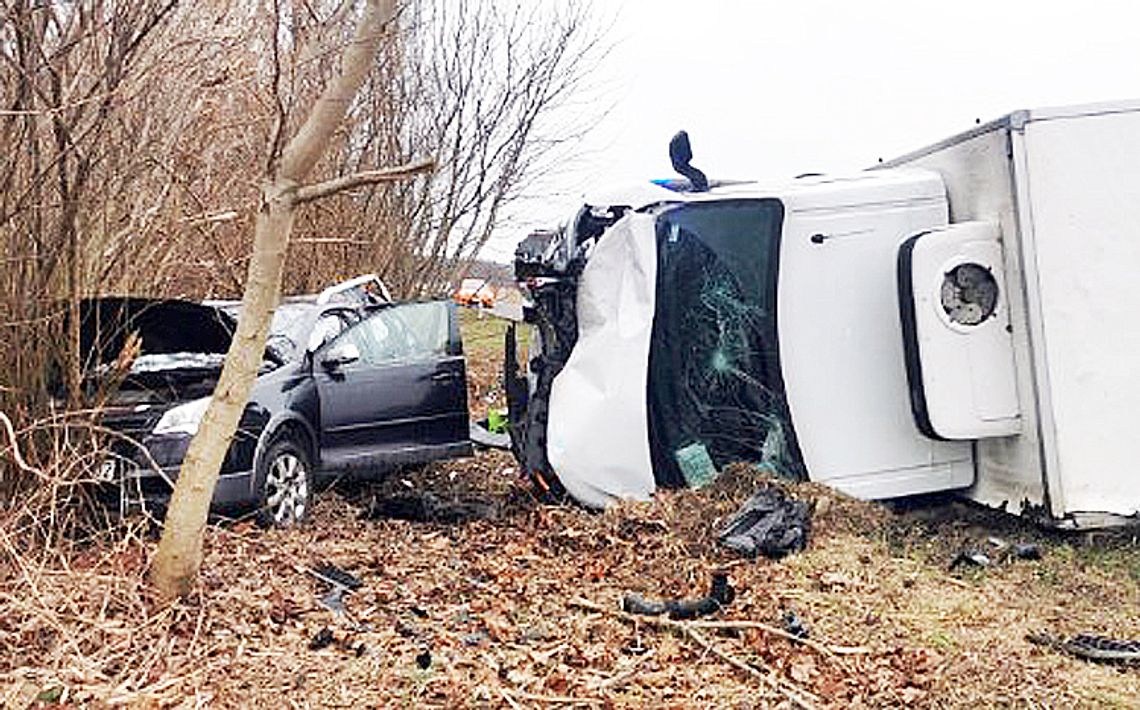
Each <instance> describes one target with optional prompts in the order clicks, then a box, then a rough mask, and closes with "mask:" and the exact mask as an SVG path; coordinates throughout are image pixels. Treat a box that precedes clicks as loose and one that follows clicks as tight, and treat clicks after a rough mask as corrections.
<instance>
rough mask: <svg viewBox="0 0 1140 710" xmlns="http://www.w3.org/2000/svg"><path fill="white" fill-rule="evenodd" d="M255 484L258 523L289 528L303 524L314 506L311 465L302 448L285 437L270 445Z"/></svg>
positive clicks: (265, 525)
mask: <svg viewBox="0 0 1140 710" xmlns="http://www.w3.org/2000/svg"><path fill="white" fill-rule="evenodd" d="M258 481H259V483H258V500H257V504H258V505H257V522H258V523H260V524H261V525H262V526H264V527H276V528H288V527H293V526H295V525H299V524H301V523H302V522H304V520H305V519H306V518H307V517H308V515H309V509H310V508H311V507H312V503H313V466H312V463H311V462H310V461H309V455H308V453H307V452H306V451H305V448H304V447H302V446H299V445H298V444H296V443H295V442H294V441H292V440H291V439H287V438H282V439H278V440H277V441H275V442H273V443H272V444H270V446H269V448H268V449H267V450H266V451H265V456H264V457H263V458H262V464H261V471H260V472H259V475H258Z"/></svg>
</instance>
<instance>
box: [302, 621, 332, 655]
mask: <svg viewBox="0 0 1140 710" xmlns="http://www.w3.org/2000/svg"><path fill="white" fill-rule="evenodd" d="M334 641H336V637H334V636H333V632H332V630H331V629H329V627H327V626H325V627H323V628H322V629H321V630H320V631H318V632H317V634H316V636H313V639H312V640H311V641H309V650H310V651H319V650H321V649H322V648H328V647H329V646H331V645H332V644H333V642H334Z"/></svg>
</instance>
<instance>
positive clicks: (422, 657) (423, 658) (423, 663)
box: [416, 651, 431, 671]
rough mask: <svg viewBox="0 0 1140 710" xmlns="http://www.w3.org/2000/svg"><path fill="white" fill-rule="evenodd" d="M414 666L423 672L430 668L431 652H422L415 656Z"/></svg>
mask: <svg viewBox="0 0 1140 710" xmlns="http://www.w3.org/2000/svg"><path fill="white" fill-rule="evenodd" d="M416 665H417V666H419V667H420V668H421V669H423V670H425V671H426V670H427V669H428V668H431V651H424V652H423V653H421V654H419V655H417V656H416Z"/></svg>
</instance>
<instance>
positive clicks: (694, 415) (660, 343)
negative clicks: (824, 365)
mask: <svg viewBox="0 0 1140 710" xmlns="http://www.w3.org/2000/svg"><path fill="white" fill-rule="evenodd" d="M782 222H783V205H782V204H781V203H780V202H779V201H778V200H726V201H717V202H703V203H702V202H697V203H688V204H684V205H679V206H675V207H671V208H669V209H666V210H664V211H663V212H661V213H660V214H659V215H658V218H657V229H656V232H657V260H658V261H657V288H656V293H657V300H656V305H655V313H654V320H653V334H652V346H651V348H650V358H649V382H648V402H649V435H650V441H651V444H652V445H651V447H650V448H651V451H652V455H653V468H654V475H655V478H656V479H657V482H658V483H659V484H660V485H666V486H682V485H699V484H700V483H701V482H702V481H701V480H694V479H699V478H700V477H701V476H702V475H705V472H707V471H709V470H711V466H716V467H717V468H720V467H723V466H724V465H726V464H728V463H731V462H734V461H753V462H768V463H771V464H772V465H773V466H774V467H777V468H778V469H781V470H785V469H787V468H788V467H789V466H790V467H791V468H793V469H794V468H795V465H794V461H795V460H796V459H797V458H798V456H794V455H790V454H789V453H788V452H789V451H790V450H794V442H791V441H790V438H791V437H792V433H791V428H790V426H789V425H788V417H787V409H786V405H785V402H784V396H783V381H782V377H781V374H780V367H779V352H778V349H777V340H776V279H777V275H778V264H779V258H778V254H779V244H780V229H781V225H782ZM789 444H791V446H789Z"/></svg>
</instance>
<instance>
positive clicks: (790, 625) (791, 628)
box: [784, 609, 808, 639]
mask: <svg viewBox="0 0 1140 710" xmlns="http://www.w3.org/2000/svg"><path fill="white" fill-rule="evenodd" d="M784 630H785V631H787V632H788V633H789V634H791V635H792V636H795V637H796V638H798V639H806V638H807V637H808V628H807V626H805V625H804V622H803V619H801V618H800V617H799V616H798V615H797V614H796V612H794V611H792V610H791V609H789V610H788V611H786V612H784Z"/></svg>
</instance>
